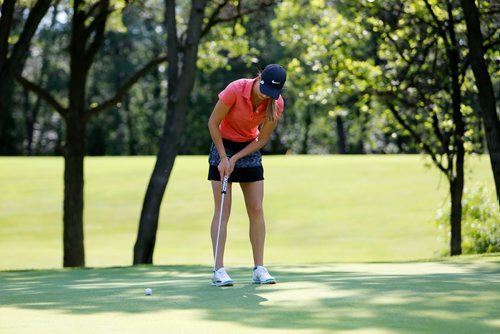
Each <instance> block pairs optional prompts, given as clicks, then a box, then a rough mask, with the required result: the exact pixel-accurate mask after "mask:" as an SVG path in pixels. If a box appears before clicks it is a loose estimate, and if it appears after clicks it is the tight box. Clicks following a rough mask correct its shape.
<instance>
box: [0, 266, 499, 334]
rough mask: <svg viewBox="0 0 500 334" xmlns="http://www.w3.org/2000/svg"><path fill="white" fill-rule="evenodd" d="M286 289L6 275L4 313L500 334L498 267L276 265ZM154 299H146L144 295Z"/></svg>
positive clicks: (242, 273)
mask: <svg viewBox="0 0 500 334" xmlns="http://www.w3.org/2000/svg"><path fill="white" fill-rule="evenodd" d="M272 269H273V270H272V273H273V275H275V276H276V277H277V278H278V280H279V284H276V285H269V286H259V285H254V284H251V272H250V270H248V269H244V268H236V269H233V270H231V271H230V274H231V276H232V277H233V279H234V280H235V282H236V284H235V286H234V287H227V288H216V287H212V286H210V271H211V269H210V268H209V267H204V266H140V267H120V268H100V269H74V270H46V271H12V272H0V305H2V306H9V307H16V308H24V309H32V310H57V311H60V312H63V313H67V314H82V315H86V314H96V313H105V312H119V313H124V314H128V313H130V314H132V313H134V314H137V313H143V312H149V313H151V312H163V311H165V310H167V311H168V310H203V311H204V312H203V313H202V314H203V317H204V319H208V320H212V321H220V322H233V323H239V324H242V325H245V326H248V327H250V328H256V329H258V328H276V329H290V330H292V329H318V330H327V331H329V330H344V331H349V330H386V331H394V332H398V333H432V332H434V333H498V332H499V331H500V308H499V306H498V305H500V261H490V262H486V263H473V262H471V263H455V264H450V263H445V264H440V263H431V264H424V263H406V264H405V263H402V264H398V263H391V264H357V265H317V266H312V265H311V266H297V267H283V266H279V267H273V268H272ZM147 287H149V288H152V289H153V295H152V296H145V295H144V293H143V292H144V289H145V288H147Z"/></svg>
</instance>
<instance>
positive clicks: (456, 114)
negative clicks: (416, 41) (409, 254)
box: [447, 3, 465, 255]
mask: <svg viewBox="0 0 500 334" xmlns="http://www.w3.org/2000/svg"><path fill="white" fill-rule="evenodd" d="M448 18H449V19H448V22H449V25H448V29H449V34H450V43H451V46H450V47H449V48H448V50H447V53H448V58H449V61H450V72H451V73H450V74H451V76H450V77H451V87H452V92H451V93H452V95H451V99H452V118H453V123H454V125H455V131H454V134H453V139H454V145H453V146H454V147H455V159H456V161H455V168H454V169H453V168H451V169H450V171H451V175H450V195H451V214H450V223H451V241H450V242H451V244H450V247H451V249H450V254H451V255H460V254H462V228H461V225H462V194H463V190H464V159H465V149H464V134H465V124H464V119H463V116H462V110H461V108H462V106H461V105H462V92H461V87H460V74H459V66H460V55H459V53H458V50H459V48H458V43H457V40H456V35H455V27H454V25H453V14H452V6H451V4H450V3H449V4H448ZM450 160H451V161H450V162H451V164H452V165H453V160H452V159H450ZM453 170H455V172H453Z"/></svg>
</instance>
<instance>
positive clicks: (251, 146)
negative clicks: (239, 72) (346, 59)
mask: <svg viewBox="0 0 500 334" xmlns="http://www.w3.org/2000/svg"><path fill="white" fill-rule="evenodd" d="M285 80H286V72H285V70H284V69H283V67H281V66H280V65H277V64H270V65H268V66H266V68H265V69H264V70H263V71H262V73H261V74H260V75H259V76H258V77H256V78H254V79H239V80H236V81H233V82H231V83H230V84H229V85H228V86H227V87H226V89H224V90H223V91H222V92H221V93H220V94H219V101H218V102H217V104H216V105H215V108H214V110H213V111H212V114H211V116H210V119H209V121H208V128H209V130H210V135H211V137H212V140H213V143H212V146H211V148H210V154H209V164H210V167H209V173H208V179H209V180H211V181H212V191H213V195H214V204H215V205H214V216H213V219H212V225H211V237H212V246H213V252H214V257H215V254H217V256H216V257H217V258H216V259H214V262H215V265H214V274H213V278H212V282H213V285H216V286H229V285H233V280H232V279H231V278H230V277H229V275H228V274H227V273H226V271H225V269H224V247H225V244H226V236H227V223H228V221H229V215H230V212H231V193H232V183H233V182H238V183H239V184H240V187H241V190H242V192H243V196H244V198H245V205H246V209H247V213H248V219H249V221H250V242H251V244H252V251H253V260H254V269H253V276H252V280H253V282H254V283H260V284H273V283H276V280H275V279H274V277H272V276H271V275H270V274H269V272H268V271H267V269H266V268H265V267H264V240H265V237H266V227H265V222H264V211H263V208H262V200H263V196H264V170H263V168H262V159H261V153H260V151H259V150H260V149H261V148H262V147H263V146H264V145H265V144H266V142H267V140H268V139H269V137H270V136H271V133H272V132H273V130H274V128H275V127H276V124H277V123H278V119H279V118H280V116H281V113H282V112H283V107H284V102H283V98H282V97H281V96H280V94H281V92H282V90H283V85H284V84H285ZM224 176H228V177H229V183H228V185H227V191H226V193H225V199H224V205H223V212H222V220H221V223H220V231H219V217H220V208H221V198H222V194H221V180H222V179H223V178H224ZM217 239H218V240H217ZM217 241H218V249H217V250H216V247H217Z"/></svg>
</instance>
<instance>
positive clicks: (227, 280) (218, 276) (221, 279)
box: [212, 267, 234, 286]
mask: <svg viewBox="0 0 500 334" xmlns="http://www.w3.org/2000/svg"><path fill="white" fill-rule="evenodd" d="M233 283H234V281H233V280H232V279H231V277H229V275H228V274H227V273H226V269H224V267H222V268H219V269H217V270H216V271H214V276H213V277H212V285H215V286H233Z"/></svg>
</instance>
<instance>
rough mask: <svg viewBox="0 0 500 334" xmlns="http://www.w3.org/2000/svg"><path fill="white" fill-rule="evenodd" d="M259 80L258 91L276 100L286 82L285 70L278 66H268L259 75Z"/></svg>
mask: <svg viewBox="0 0 500 334" xmlns="http://www.w3.org/2000/svg"><path fill="white" fill-rule="evenodd" d="M260 78H261V80H260V91H261V92H262V94H264V95H267V96H270V97H272V98H273V99H275V100H277V99H278V98H279V97H280V94H281V92H282V91H283V85H284V84H285V81H286V71H285V69H284V68H283V67H282V66H280V65H278V64H269V65H267V66H266V68H264V71H262V73H261V74H260Z"/></svg>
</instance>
